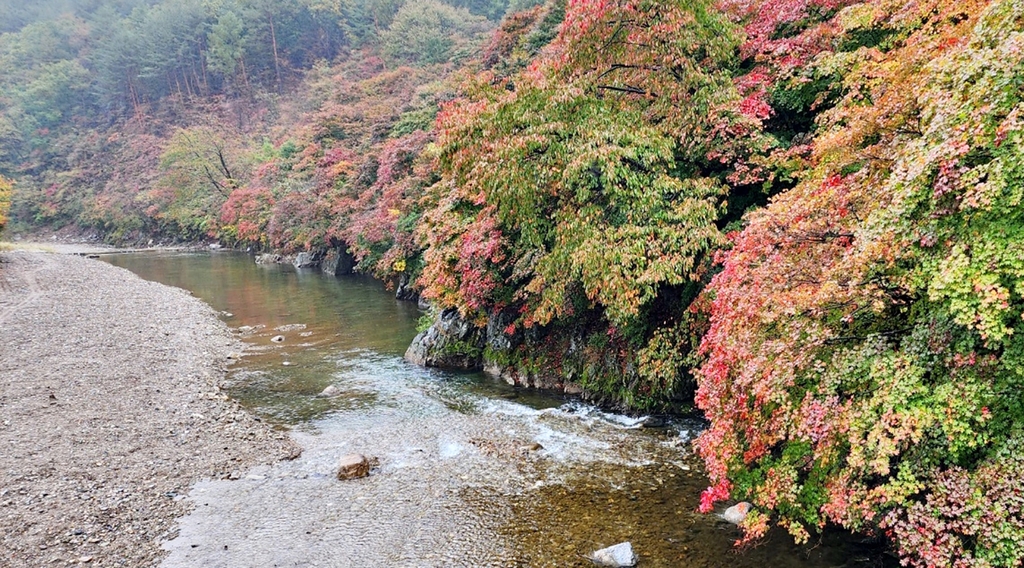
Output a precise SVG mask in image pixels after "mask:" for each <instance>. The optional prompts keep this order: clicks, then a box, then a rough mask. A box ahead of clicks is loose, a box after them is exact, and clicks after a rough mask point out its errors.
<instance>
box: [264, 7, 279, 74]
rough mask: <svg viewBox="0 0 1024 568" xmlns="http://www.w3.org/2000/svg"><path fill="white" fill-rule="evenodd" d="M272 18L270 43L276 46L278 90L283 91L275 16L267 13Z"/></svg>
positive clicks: (275, 64)
mask: <svg viewBox="0 0 1024 568" xmlns="http://www.w3.org/2000/svg"><path fill="white" fill-rule="evenodd" d="M267 19H268V20H270V45H272V46H273V47H274V73H275V74H276V75H277V92H279V93H280V92H281V63H280V61H279V57H278V55H277V33H276V32H275V31H274V16H273V15H271V14H267Z"/></svg>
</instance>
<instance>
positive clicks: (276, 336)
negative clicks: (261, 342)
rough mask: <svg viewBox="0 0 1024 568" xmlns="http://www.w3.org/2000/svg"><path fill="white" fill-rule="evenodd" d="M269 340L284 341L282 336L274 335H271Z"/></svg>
mask: <svg viewBox="0 0 1024 568" xmlns="http://www.w3.org/2000/svg"><path fill="white" fill-rule="evenodd" d="M270 340H271V341H273V342H274V343H281V342H282V341H284V336H283V335H275V336H274V337H271V338H270Z"/></svg>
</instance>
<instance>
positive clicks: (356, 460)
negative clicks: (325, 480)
mask: <svg viewBox="0 0 1024 568" xmlns="http://www.w3.org/2000/svg"><path fill="white" fill-rule="evenodd" d="M367 475H370V460H368V459H366V456H364V455H363V454H348V455H346V456H341V459H340V460H338V479H356V478H359V477H366V476H367Z"/></svg>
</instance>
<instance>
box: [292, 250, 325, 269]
mask: <svg viewBox="0 0 1024 568" xmlns="http://www.w3.org/2000/svg"><path fill="white" fill-rule="evenodd" d="M319 263H320V254H319V253H318V252H317V251H313V252H300V253H299V254H297V255H295V259H294V260H292V265H293V266H294V267H295V268H316V266H317V264H319Z"/></svg>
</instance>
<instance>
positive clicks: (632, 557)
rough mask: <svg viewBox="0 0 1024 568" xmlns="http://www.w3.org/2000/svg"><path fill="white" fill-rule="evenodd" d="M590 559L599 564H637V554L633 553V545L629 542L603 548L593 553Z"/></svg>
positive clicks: (616, 567)
mask: <svg viewBox="0 0 1024 568" xmlns="http://www.w3.org/2000/svg"><path fill="white" fill-rule="evenodd" d="M590 560H591V561H592V562H593V563H594V564H597V565H598V566H613V567H615V568H619V567H622V566H636V554H633V545H632V544H630V543H628V542H620V543H619V544H616V545H615V546H609V547H608V548H602V549H601V550H598V551H596V552H594V553H592V554H591V555H590Z"/></svg>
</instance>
